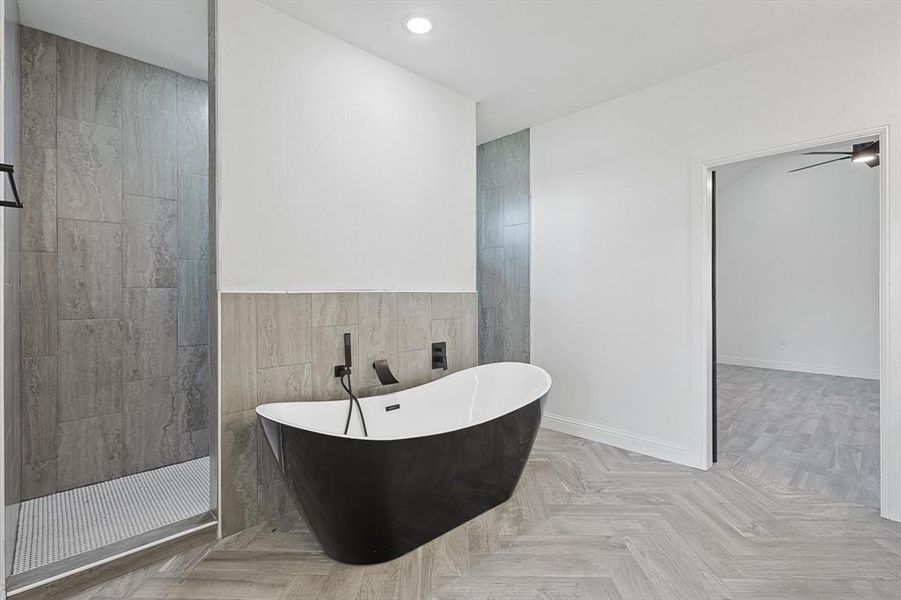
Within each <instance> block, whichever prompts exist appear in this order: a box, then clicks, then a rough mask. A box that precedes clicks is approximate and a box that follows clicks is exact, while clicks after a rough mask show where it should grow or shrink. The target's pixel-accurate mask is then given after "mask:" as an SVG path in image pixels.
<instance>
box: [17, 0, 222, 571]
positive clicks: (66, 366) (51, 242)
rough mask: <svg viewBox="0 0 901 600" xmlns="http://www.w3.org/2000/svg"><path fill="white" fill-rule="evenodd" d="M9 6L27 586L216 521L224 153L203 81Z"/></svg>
mask: <svg viewBox="0 0 901 600" xmlns="http://www.w3.org/2000/svg"><path fill="white" fill-rule="evenodd" d="M57 4H59V6H60V10H68V9H66V8H65V6H63V5H65V4H66V3H57ZM5 6H6V7H7V14H6V20H7V27H6V30H5V31H6V38H7V39H6V43H5V48H4V54H5V57H6V58H7V59H13V62H12V63H11V65H12V66H10V64H9V63H8V65H7V70H6V75H7V77H6V83H7V85H6V90H5V93H4V100H5V101H4V118H5V123H6V124H7V127H6V131H5V134H6V135H5V138H6V139H5V144H4V145H5V155H6V156H5V157H4V160H0V162H7V163H14V165H15V174H16V177H17V182H18V183H19V192H20V196H21V201H22V205H23V206H22V208H21V209H11V208H4V209H2V210H4V211H7V218H6V220H5V221H4V227H5V233H6V235H5V237H4V260H5V264H6V265H7V268H6V270H5V272H4V279H5V284H6V285H5V290H6V296H5V299H6V302H5V303H4V321H5V334H6V337H5V339H4V343H5V348H6V352H5V354H4V359H5V363H6V364H5V365H4V366H5V367H6V372H5V373H6V378H5V390H4V391H5V394H4V403H5V404H4V416H5V421H6V423H5V429H6V439H5V448H6V465H5V470H6V471H5V472H6V481H7V487H6V504H7V511H6V512H7V518H6V537H7V540H9V543H8V544H7V546H6V553H7V557H6V559H7V560H6V562H7V565H6V568H7V575H8V576H10V577H11V579H10V581H11V582H12V583H13V587H15V581H16V578H22V577H27V578H30V580H35V579H37V578H36V577H35V575H34V572H35V570H38V571H40V570H41V569H51V570H53V569H55V570H56V571H60V572H62V571H65V570H66V569H68V568H69V567H72V566H75V565H77V562H78V558H79V557H83V556H85V555H89V556H92V557H97V556H100V555H101V554H102V553H103V551H104V548H111V547H114V546H115V547H116V548H118V549H121V547H122V544H123V543H124V542H126V541H127V540H129V539H136V538H140V539H142V540H144V539H146V535H147V534H148V533H149V532H153V531H155V530H158V529H159V528H162V527H167V526H171V525H173V524H175V523H179V522H182V521H186V520H190V521H191V522H193V523H196V522H198V516H199V515H204V514H208V513H209V511H210V509H211V505H210V503H211V501H210V466H209V465H210V461H209V447H210V408H209V407H210V397H211V393H210V361H211V352H210V328H209V308H208V307H209V302H210V300H209V299H210V293H209V283H208V282H209V273H210V272H211V269H210V252H209V210H208V189H209V187H208V186H209V183H208V177H209V159H208V155H209V148H208V146H209V142H208V139H209V137H208V89H207V88H208V86H207V82H206V80H205V76H201V74H199V73H197V72H190V73H186V70H182V71H179V70H177V69H176V68H174V67H172V65H171V64H167V63H166V62H165V61H161V62H162V63H163V64H162V65H161V64H151V62H152V61H150V59H149V56H150V54H152V53H146V54H142V53H141V52H140V44H138V43H135V44H133V45H132V46H130V48H133V49H134V51H130V50H128V51H126V50H124V49H120V48H118V47H112V46H111V42H110V40H111V39H112V38H111V37H110V36H104V35H95V36H94V37H93V38H92V37H91V36H92V31H93V32H94V34H96V28H95V29H94V30H90V29H84V28H82V29H81V30H79V28H78V27H73V28H72V29H71V30H70V29H66V27H65V22H66V15H65V14H62V13H61V14H57V15H56V17H58V18H56V19H55V20H53V19H51V20H44V21H42V18H43V17H42V15H44V14H45V13H47V10H48V9H47V8H46V7H43V8H40V9H36V8H34V7H31V6H30V5H29V6H25V3H21V2H18V3H17V2H10V1H9V0H7V1H6V5H5ZM10 7H13V8H14V9H18V12H19V15H18V17H19V18H18V20H19V21H20V23H16V22H15V21H16V19H15V15H10V14H9V12H10V10H9V9H10ZM115 10H122V8H121V6H120V7H119V8H116V9H115ZM204 10H205V7H204ZM29 11H30V12H29ZM113 21H114V20H111V21H110V22H109V24H108V27H110V28H112V27H116V26H117V25H116V24H115V23H114V22H113ZM42 23H47V24H52V25H53V26H52V27H49V26H48V27H46V29H48V30H44V29H45V28H42V27H41V25H42ZM60 23H63V24H62V25H60ZM202 28H203V31H202V33H203V34H204V35H203V39H202V40H200V41H201V42H202V47H203V49H204V52H205V47H206V35H205V30H206V23H205V21H204V22H203V23H202ZM76 37H77V38H78V39H77V40H76V39H73V38H76ZM10 38H12V39H10ZM159 43H163V42H159ZM157 54H159V55H160V56H166V53H165V52H158V53H157ZM202 58H203V64H204V65H205V64H206V56H205V54H204V56H203V57H202ZM10 128H12V129H14V131H10ZM7 197H9V193H7ZM10 211H14V212H15V213H16V215H15V217H10V216H8V215H9V212H10ZM60 565H63V566H60ZM48 572H49V571H48Z"/></svg>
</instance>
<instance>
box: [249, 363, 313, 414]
mask: <svg viewBox="0 0 901 600" xmlns="http://www.w3.org/2000/svg"><path fill="white" fill-rule="evenodd" d="M257 386H258V387H257V390H258V391H257V398H258V401H259V403H260V404H267V403H269V402H299V401H302V400H304V401H309V400H313V376H312V367H311V365H310V363H304V364H302V365H288V366H284V367H272V368H270V369H260V370H259V374H258V376H257Z"/></svg>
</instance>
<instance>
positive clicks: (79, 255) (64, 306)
mask: <svg viewBox="0 0 901 600" xmlns="http://www.w3.org/2000/svg"><path fill="white" fill-rule="evenodd" d="M58 265H59V266H58V273H59V318H60V319H105V318H113V317H120V316H122V227H121V225H119V224H115V223H97V222H94V221H73V220H69V219H61V220H60V221H59V255H58Z"/></svg>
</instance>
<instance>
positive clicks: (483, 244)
mask: <svg viewBox="0 0 901 600" xmlns="http://www.w3.org/2000/svg"><path fill="white" fill-rule="evenodd" d="M502 203H503V193H499V192H498V190H497V189H495V188H489V189H480V190H479V192H478V210H477V211H476V214H477V221H478V247H479V248H480V249H481V248H499V247H502V246H503V245H504V207H503V204H502Z"/></svg>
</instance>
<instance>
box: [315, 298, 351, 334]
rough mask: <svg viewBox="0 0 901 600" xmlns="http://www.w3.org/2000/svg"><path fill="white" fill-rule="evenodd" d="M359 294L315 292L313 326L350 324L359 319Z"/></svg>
mask: <svg viewBox="0 0 901 600" xmlns="http://www.w3.org/2000/svg"><path fill="white" fill-rule="evenodd" d="M358 315H359V311H358V304H357V294H354V293H338V294H332V293H330V294H313V326H314V327H323V326H328V325H350V324H354V323H357V322H358V321H359V316H358Z"/></svg>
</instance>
